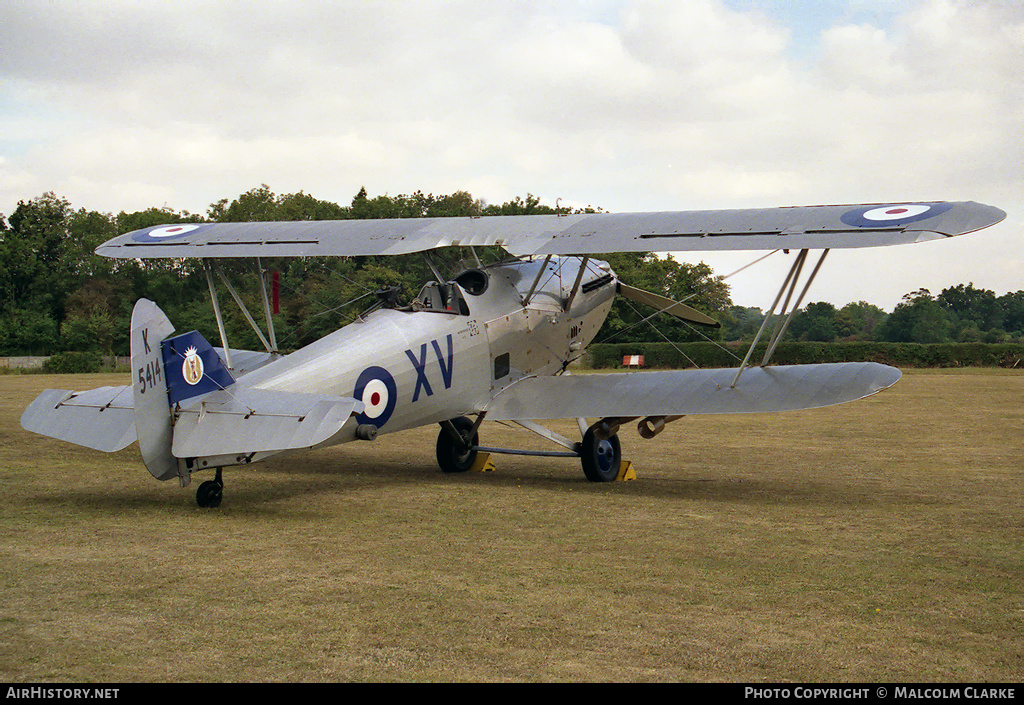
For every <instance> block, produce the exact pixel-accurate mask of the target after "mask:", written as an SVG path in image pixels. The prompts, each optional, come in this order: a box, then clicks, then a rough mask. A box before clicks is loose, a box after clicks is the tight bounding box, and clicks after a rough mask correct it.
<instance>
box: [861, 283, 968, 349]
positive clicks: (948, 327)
mask: <svg viewBox="0 0 1024 705" xmlns="http://www.w3.org/2000/svg"><path fill="white" fill-rule="evenodd" d="M952 332H953V323H952V321H951V320H950V316H949V313H948V312H947V311H946V309H944V308H943V307H942V306H941V305H940V304H939V302H938V301H936V300H935V297H934V296H932V294H931V292H930V291H928V290H927V289H918V290H917V291H914V292H911V293H909V294H906V295H904V296H903V301H901V302H900V303H899V304H897V305H896V308H895V309H894V310H893V312H892V313H891V314H889V317H888V318H887V319H886V320H885V323H884V324H882V326H881V330H880V332H879V338H880V339H881V340H886V341H890V342H894V343H946V342H950V341H951V340H952Z"/></svg>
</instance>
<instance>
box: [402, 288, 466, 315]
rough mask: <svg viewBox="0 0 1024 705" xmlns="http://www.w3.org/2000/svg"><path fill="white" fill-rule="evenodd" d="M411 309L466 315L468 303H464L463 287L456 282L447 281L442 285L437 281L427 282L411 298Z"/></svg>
mask: <svg viewBox="0 0 1024 705" xmlns="http://www.w3.org/2000/svg"><path fill="white" fill-rule="evenodd" d="M412 310H413V311H436V312H438V313H455V314H458V315H460V316H468V315H469V304H467V303H466V297H465V295H464V294H463V289H462V287H461V286H460V285H459V284H458V283H457V282H448V283H447V284H445V285H444V286H442V285H441V284H438V283H437V282H427V283H426V284H424V285H423V288H422V289H420V293H419V296H417V297H416V298H415V299H414V300H413V302H412Z"/></svg>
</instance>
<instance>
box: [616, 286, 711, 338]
mask: <svg viewBox="0 0 1024 705" xmlns="http://www.w3.org/2000/svg"><path fill="white" fill-rule="evenodd" d="M619 293H620V294H622V295H623V296H624V297H626V298H627V299H629V300H630V301H636V302H637V303H638V304H644V305H645V306H650V307H651V308H656V309H658V312H659V313H664V314H667V315H669V316H675V317H676V318H678V319H679V320H682V321H689V322H690V323H699V324H700V325H702V326H713V327H715V328H721V326H722V324H721V323H719V322H718V321H716V320H715V319H714V318H711V317H710V316H705V315H704V314H703V313H701V312H700V311H698V310H697V309H695V308H693V307H691V306H687V305H686V304H681V303H678V302H676V301H673V300H672V299H669V298H666V297H664V296H661V295H659V294H652V293H651V292H649V291H644V290H643V289H637V288H636V287H635V286H629V285H628V284H623V283H622V282H619Z"/></svg>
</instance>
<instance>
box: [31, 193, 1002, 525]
mask: <svg viewBox="0 0 1024 705" xmlns="http://www.w3.org/2000/svg"><path fill="white" fill-rule="evenodd" d="M1005 216H1006V214H1005V213H1004V212H1003V211H1001V210H999V209H997V208H994V207H991V206H987V205H983V204H979V203H975V202H916V203H900V204H865V205H839V206H807V207H790V208H773V209H743V210H719V211H679V212H654V213H623V214H610V213H596V214H594V213H588V214H572V215H534V216H493V217H465V218H417V219H400V220H344V221H300V222H265V223H190V224H174V225H162V226H157V227H150V228H145V229H142V230H137V231H134V232H129V233H126V234H124V235H121V236H119V237H116V238H114V239H112V240H110V241H108V242H106V243H104V244H103V245H101V246H100V247H99V248H97V250H96V251H97V253H99V254H101V255H104V256H107V257H114V258H139V259H143V258H153V257H158V258H159V257H165V258H188V257H194V258H200V259H201V260H202V261H203V265H204V268H205V272H206V277H207V281H208V284H209V289H210V293H211V300H212V303H213V307H214V313H215V315H216V319H217V322H218V326H219V329H220V334H221V343H222V347H220V348H214V347H213V346H212V345H211V344H210V343H209V342H208V341H207V340H206V339H205V338H204V337H203V336H202V335H200V334H199V333H198V332H196V331H191V332H187V333H183V334H178V335H175V334H174V333H175V329H174V326H173V325H172V323H171V322H170V321H169V320H168V319H167V316H166V315H164V313H163V312H162V311H161V310H160V308H159V307H158V306H157V305H156V304H155V303H154V302H152V301H148V300H145V299H142V300H139V301H138V302H137V303H136V305H135V308H134V311H133V313H132V318H131V336H130V347H131V368H132V383H131V384H130V385H126V386H122V387H102V388H99V389H93V390H91V391H82V392H78V391H71V390H54V389H49V390H46V391H44V392H42V393H41V394H40V395H39V397H38V398H37V399H36V400H35V401H34V402H33V403H32V404H31V405H30V406H29V407H28V408H27V409H26V410H25V412H24V414H23V416H22V419H21V423H22V426H23V427H24V428H25V429H27V430H29V431H34V432H36V433H40V434H43V435H46V436H51V437H53V438H58V439H61V440H64V441H69V442H72V443H76V444H79V445H83V446H87V447H89V448H94V449H97V450H101V451H106V452H113V451H117V450H120V449H123V448H125V447H127V446H128V445H130V444H131V443H133V442H135V441H138V443H139V447H140V450H141V455H142V459H143V462H144V463H145V465H146V467H147V468H148V470H149V472H150V473H152V475H153V476H154V477H155V478H157V479H158V480H171V479H174V478H177V479H178V480H179V482H180V484H181V486H182V487H185V486H187V485H188V484H189V482H190V480H191V477H192V475H193V474H194V473H197V472H201V471H212V472H214V477H213V478H212V479H208V480H206V481H204V482H202V483H201V484H200V485H199V487H198V489H197V492H196V501H197V502H198V504H199V505H201V506H205V507H209V506H217V505H219V504H220V502H221V499H222V495H223V487H224V483H223V476H222V470H223V469H224V468H227V467H232V466H239V465H247V464H250V463H254V462H258V461H260V460H264V459H266V458H269V457H272V456H275V455H278V454H281V453H290V452H295V451H300V450H308V449H312V448H319V447H324V446H329V445H334V444H339V443H346V442H350V441H357V440H359V441H372V440H374V439H376V438H377V437H378V436H381V435H384V434H388V433H392V432H395V431H401V430H403V429H409V428H413V427H418V426H423V425H428V424H438V425H439V426H440V428H439V431H438V436H437V446H436V453H437V462H438V465H439V466H440V468H441V470H443V471H444V472H446V473H458V472H465V471H467V470H470V469H471V468H474V467H477V466H478V464H479V462H480V460H481V458H483V457H489V454H493V453H499V454H514V453H520V454H527V455H550V456H563V457H573V458H578V459H579V462H580V463H581V465H582V468H583V473H584V475H585V476H586V478H587V479H588V480H591V481H594V482H607V481H612V480H615V479H618V478H619V477H620V474H621V472H622V471H623V467H624V465H625V464H624V463H623V462H622V450H621V446H620V442H619V438H618V432H619V430H620V428H621V427H622V426H623V425H624V424H627V423H631V422H633V421H636V422H637V428H638V431H639V433H640V435H641V436H642V437H644V438H653V437H655V436H657V435H658V434H659V433H660V432H661V431H662V430H663V429H664V428H665V425H666V424H668V423H671V422H672V421H675V420H677V419H680V418H682V417H683V416H687V415H694V414H733V413H755V412H779V411H788V410H796V409H811V408H817V407H824V406H829V405H833V404H839V403H842V402H849V401H853V400H857V399H861V398H864V397H867V396H870V395H872V394H875V393H877V392H879V391H881V390H884V389H886V388H888V387H889V386H891V385H893V384H894V383H895V382H896V381H897V380H898V379H899V377H900V372H899V370H897V369H895V368H892V367H888V366H885V365H881V364H877V363H870V362H847V363H833V364H815V365H789V366H787V365H771V364H770V363H771V357H772V354H773V351H774V349H775V346H776V345H777V343H778V342H779V340H780V338H781V336H782V334H783V332H784V331H785V328H786V325H787V324H788V321H789V319H790V318H791V317H792V315H793V312H795V311H796V310H797V309H798V307H799V306H800V305H801V302H802V299H803V297H804V295H805V294H806V292H807V289H808V287H809V286H810V284H811V282H812V281H813V280H814V278H815V276H816V275H817V273H818V271H819V269H820V267H821V265H822V262H823V261H824V259H825V256H826V255H827V254H828V252H829V251H830V250H832V249H837V248H861V247H876V246H884V245H902V244H910V243H919V242H924V241H927V240H933V239H940V238H946V237H952V236H955V235H960V234H963V233H968V232H971V231H974V230H978V229H981V228H985V227H988V226H990V225H993V224H995V223H998V222H999V221H1001V220H1002V219H1003V218H1005ZM484 246H490V247H494V246H497V247H500V248H503V250H504V251H505V252H507V253H508V255H509V256H510V259H508V260H506V261H501V262H498V263H495V264H490V265H486V266H485V265H483V264H480V263H479V261H477V263H476V266H471V267H469V268H466V269H465V270H464V271H460V272H458V273H456V274H455V275H454V276H452V277H446V276H443V275H442V274H441V273H440V271H438V269H437V267H436V266H434V264H433V262H432V260H431V259H430V254H431V251H433V250H436V249H438V248H451V247H462V248H478V247H484ZM710 250H784V251H786V252H796V253H797V254H796V255H795V257H794V261H793V263H792V266H791V267H790V269H789V272H788V275H787V276H786V278H785V280H784V281H783V283H782V284H781V286H780V287H779V290H778V293H777V294H776V296H775V299H774V303H773V304H772V306H771V308H770V309H769V310H768V315H767V316H766V317H765V323H764V325H762V327H761V330H760V331H759V332H758V334H757V336H756V338H755V340H754V341H753V343H752V344H751V346H750V348H749V350H748V351H747V353H746V358H745V359H744V360H743V361H742V364H741V365H740V366H739V368H725V369H684V370H665V371H643V372H639V371H638V372H616V373H595V374H585V375H572V374H570V371H569V365H570V364H571V363H572V362H573V361H574V360H576V359H578V358H579V357H580V356H581V355H582V354H583V352H584V350H585V349H586V347H587V345H588V344H590V343H591V342H592V341H593V339H594V337H595V336H596V334H597V332H598V330H599V329H600V328H601V326H602V324H603V322H604V320H605V317H606V316H607V315H608V312H609V310H610V308H611V306H612V302H613V299H614V297H615V296H623V297H626V298H628V299H630V300H632V301H635V302H638V303H641V304H644V305H646V306H649V307H652V308H653V309H654V310H655V311H656V312H659V313H663V314H667V315H670V316H674V317H676V318H679V319H682V320H684V321H687V322H688V323H690V324H692V325H695V326H716V325H717V323H716V321H715V320H713V319H712V318H709V317H708V316H706V315H704V314H702V313H700V312H698V311H696V310H695V309H693V308H691V307H689V306H687V305H685V304H684V303H679V302H676V301H673V300H671V299H668V298H665V297H663V296H660V295H658V294H653V293H650V292H646V291H642V290H639V289H636V288H634V287H631V286H630V285H629V284H628V283H627V282H623V281H620V280H619V278H618V276H617V275H616V273H615V272H614V271H613V270H612V268H611V267H610V266H609V265H608V264H607V263H606V262H603V261H601V260H599V259H596V258H595V257H594V256H595V255H600V254H601V253H609V252H681V251H688V252H698V253H699V252H704V251H710ZM812 250H814V251H818V250H820V251H821V254H820V255H818V256H817V261H816V262H813V263H812V261H811V260H810V256H809V253H810V251H812ZM408 253H423V256H424V257H426V258H427V262H428V263H429V264H430V265H431V267H430V269H431V271H432V272H433V273H434V276H435V279H434V280H432V281H429V282H426V283H425V284H424V285H423V288H422V290H421V291H420V292H419V295H418V296H416V297H415V298H414V299H413V300H412V301H411V302H409V303H406V304H400V303H399V302H398V301H397V300H396V297H395V296H394V295H393V293H394V292H387V291H384V292H381V293H380V296H379V297H378V300H377V302H376V304H375V306H374V307H373V308H372V310H369V311H367V312H366V313H364V314H363V315H361V316H360V317H359V318H358V320H356V321H355V322H353V323H350V324H348V325H346V326H344V327H342V328H340V329H338V330H336V331H334V332H332V333H330V334H328V335H327V336H326V337H324V338H321V339H320V340H318V341H316V342H314V343H312V344H310V345H308V346H306V347H303V348H301V349H299V350H297V351H295V352H291V353H289V354H281V352H280V351H279V350H278V349H277V348H278V345H277V341H276V336H275V331H274V327H273V319H272V315H271V307H270V304H269V300H268V293H267V286H266V279H267V277H266V272H265V271H264V269H263V266H262V260H263V259H264V258H277V257H314V256H315V257H323V256H327V257H355V256H365V255H398V254H408ZM220 258H248V259H251V260H252V261H253V264H254V271H255V274H256V279H257V281H258V285H259V293H260V298H261V299H262V304H263V308H264V311H263V313H264V318H265V328H266V330H265V331H264V330H263V326H262V325H261V324H258V323H257V322H256V318H255V317H254V316H253V315H252V314H251V313H250V312H249V311H248V309H247V308H246V306H245V304H244V303H243V300H242V297H241V296H240V295H239V294H238V292H237V291H236V290H235V289H234V288H233V287H232V286H231V284H230V282H229V280H228V278H227V277H225V276H224V274H223V269H222V268H221V266H220V262H219V260H220ZM805 270H807V272H805ZM215 275H216V276H215ZM217 277H219V278H220V279H221V281H222V283H223V284H224V285H225V286H226V287H227V288H228V290H229V292H230V293H231V294H232V297H233V298H234V299H235V301H236V303H238V305H239V307H240V309H241V311H242V312H243V314H244V315H245V317H246V319H247V320H248V321H249V323H250V324H251V325H252V326H253V328H254V329H255V331H256V332H257V334H258V335H259V338H260V340H261V341H262V343H263V345H264V346H265V348H266V350H264V351H245V350H237V349H232V348H231V347H230V346H229V344H228V341H227V338H226V335H225V333H224V324H223V318H222V315H221V311H220V307H219V304H218V293H217V289H216V281H215V280H216V278H217ZM801 281H803V284H800V283H799V282H801ZM780 302H782V305H781V306H780ZM787 312H788V313H787ZM770 320H771V321H773V323H772V324H771V325H769V321H770ZM768 328H772V330H771V331H770V332H768V330H767V329H768ZM766 333H767V337H766V338H765V335H766ZM762 338H765V342H766V343H767V349H766V352H765V353H764V354H763V356H761V357H760V359H754V357H753V353H754V349H755V346H756V345H757V344H758V343H759V342H760V341H761V339H762ZM551 419H577V421H578V425H579V430H580V438H579V439H578V440H576V439H572V438H567V437H565V436H562V435H561V434H558V433H555V432H554V431H552V430H550V429H548V428H546V427H545V426H544V425H542V424H541V423H539V422H541V421H545V420H551ZM484 420H488V421H501V422H507V423H514V424H518V425H519V426H522V427H523V428H526V429H528V430H530V431H532V432H534V433H536V434H538V435H539V436H541V437H542V438H544V439H546V440H547V441H550V442H551V443H552V444H553V446H556V447H557V448H558V450H539V451H538V450H525V449H510V448H495V447H490V446H486V445H481V442H480V434H481V424H482V422H483V421H484Z"/></svg>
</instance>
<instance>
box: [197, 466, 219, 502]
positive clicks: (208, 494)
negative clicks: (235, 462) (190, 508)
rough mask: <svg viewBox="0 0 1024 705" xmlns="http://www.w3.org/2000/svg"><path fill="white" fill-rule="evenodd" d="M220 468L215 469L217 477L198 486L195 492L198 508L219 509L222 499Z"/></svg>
mask: <svg viewBox="0 0 1024 705" xmlns="http://www.w3.org/2000/svg"><path fill="white" fill-rule="evenodd" d="M220 471H221V469H220V468H217V475H216V477H214V478H213V479H212V480H207V481H206V482H204V483H203V484H201V485H199V489H197V490H196V504H198V505H199V506H200V507H219V506H220V501H221V499H223V498H224V480H223V479H221V475H220Z"/></svg>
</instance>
